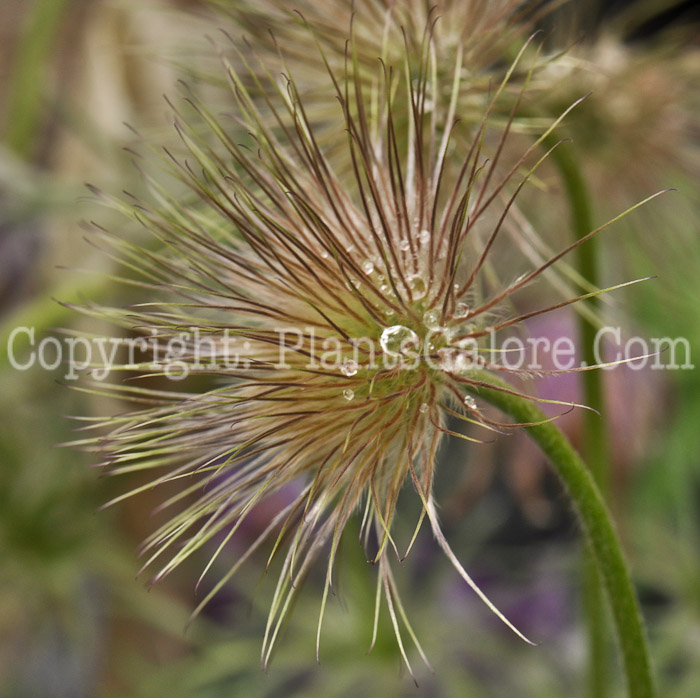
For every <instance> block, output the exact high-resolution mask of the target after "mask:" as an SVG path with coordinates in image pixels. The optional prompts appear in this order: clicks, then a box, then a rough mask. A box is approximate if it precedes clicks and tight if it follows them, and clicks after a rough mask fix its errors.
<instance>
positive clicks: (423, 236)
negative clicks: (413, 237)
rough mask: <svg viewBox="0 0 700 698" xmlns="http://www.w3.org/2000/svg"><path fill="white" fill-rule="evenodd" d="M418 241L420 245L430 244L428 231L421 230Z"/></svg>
mask: <svg viewBox="0 0 700 698" xmlns="http://www.w3.org/2000/svg"><path fill="white" fill-rule="evenodd" d="M418 239H419V240H420V244H421V245H427V244H428V243H429V242H430V231H429V230H426V229H424V230H421V231H420V234H419V235H418Z"/></svg>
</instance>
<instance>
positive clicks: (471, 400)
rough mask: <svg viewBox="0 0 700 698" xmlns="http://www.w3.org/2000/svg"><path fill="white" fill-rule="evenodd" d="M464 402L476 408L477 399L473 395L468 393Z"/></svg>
mask: <svg viewBox="0 0 700 698" xmlns="http://www.w3.org/2000/svg"><path fill="white" fill-rule="evenodd" d="M464 404H465V405H466V406H467V407H468V408H469V409H471V410H475V409H476V400H475V399H474V398H473V397H472V396H471V395H467V396H466V397H465V398H464Z"/></svg>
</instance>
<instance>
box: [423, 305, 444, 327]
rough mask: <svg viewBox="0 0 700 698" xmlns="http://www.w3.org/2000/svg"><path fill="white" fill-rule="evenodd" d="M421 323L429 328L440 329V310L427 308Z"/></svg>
mask: <svg viewBox="0 0 700 698" xmlns="http://www.w3.org/2000/svg"><path fill="white" fill-rule="evenodd" d="M423 324H424V325H425V326H426V327H427V328H428V329H429V330H439V329H440V311H439V310H437V309H435V308H433V309H432V310H428V311H427V312H426V313H425V315H423Z"/></svg>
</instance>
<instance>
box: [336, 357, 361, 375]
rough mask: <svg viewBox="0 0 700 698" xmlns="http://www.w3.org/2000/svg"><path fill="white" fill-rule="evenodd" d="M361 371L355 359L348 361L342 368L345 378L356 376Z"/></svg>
mask: <svg viewBox="0 0 700 698" xmlns="http://www.w3.org/2000/svg"><path fill="white" fill-rule="evenodd" d="M358 370H359V366H358V363H357V361H355V360H354V359H348V360H347V361H346V362H345V363H344V364H343V365H342V366H341V367H340V372H341V373H342V374H343V375H344V376H348V377H349V376H354V375H355V374H356V373H357V371H358Z"/></svg>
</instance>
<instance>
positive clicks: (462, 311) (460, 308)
mask: <svg viewBox="0 0 700 698" xmlns="http://www.w3.org/2000/svg"><path fill="white" fill-rule="evenodd" d="M467 315H469V306H468V305H467V304H466V303H457V305H456V306H455V317H458V318H463V317H467Z"/></svg>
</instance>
